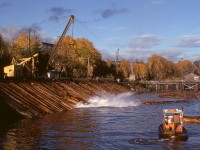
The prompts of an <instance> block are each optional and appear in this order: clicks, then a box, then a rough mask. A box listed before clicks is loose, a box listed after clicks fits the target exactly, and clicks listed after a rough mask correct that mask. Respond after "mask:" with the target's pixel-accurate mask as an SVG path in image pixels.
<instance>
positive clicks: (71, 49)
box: [56, 36, 101, 77]
mask: <svg viewBox="0 0 200 150" xmlns="http://www.w3.org/2000/svg"><path fill="white" fill-rule="evenodd" d="M100 61H101V55H100V53H99V52H98V51H97V49H96V48H95V47H94V45H93V44H92V42H90V41H89V40H87V39H84V38H77V39H73V38H72V37H71V36H66V37H65V38H64V39H63V41H62V43H61V45H60V46H59V50H58V53H57V56H56V64H60V66H59V68H60V69H61V68H62V69H63V68H64V70H65V71H66V72H67V76H73V77H86V76H93V71H94V69H95V67H96V66H97V64H98V63H99V62H100Z"/></svg>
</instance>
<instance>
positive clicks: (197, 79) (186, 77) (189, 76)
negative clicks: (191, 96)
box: [184, 73, 199, 81]
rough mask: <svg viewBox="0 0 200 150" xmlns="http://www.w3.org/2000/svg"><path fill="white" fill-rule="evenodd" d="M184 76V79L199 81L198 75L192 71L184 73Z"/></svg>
mask: <svg viewBox="0 0 200 150" xmlns="http://www.w3.org/2000/svg"><path fill="white" fill-rule="evenodd" d="M184 78H185V81H199V76H198V75H196V74H194V73H190V74H188V75H186V76H185V77H184Z"/></svg>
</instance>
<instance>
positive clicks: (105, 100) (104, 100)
mask: <svg viewBox="0 0 200 150" xmlns="http://www.w3.org/2000/svg"><path fill="white" fill-rule="evenodd" d="M140 104H141V102H140V101H139V100H138V99H136V98H135V97H134V95H133V94H132V93H122V94H117V95H116V94H106V95H103V96H101V97H99V96H94V97H91V98H90V99H89V100H88V102H87V103H79V104H77V105H76V106H75V107H76V108H84V107H132V106H138V105H140Z"/></svg>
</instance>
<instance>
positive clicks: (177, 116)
mask: <svg viewBox="0 0 200 150" xmlns="http://www.w3.org/2000/svg"><path fill="white" fill-rule="evenodd" d="M163 115H164V119H163V123H162V124H161V125H160V126H159V128H158V135H159V138H160V139H166V138H167V139H174V140H176V141H187V140H188V133H187V130H186V129H185V127H184V126H183V111H182V110H181V109H164V110H163Z"/></svg>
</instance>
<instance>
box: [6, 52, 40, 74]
mask: <svg viewBox="0 0 200 150" xmlns="http://www.w3.org/2000/svg"><path fill="white" fill-rule="evenodd" d="M37 62H38V54H35V55H33V56H32V57H28V58H21V59H19V60H16V59H14V58H13V59H12V62H11V65H9V66H6V67H4V78H33V77H36V75H37V67H36V63H37Z"/></svg>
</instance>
